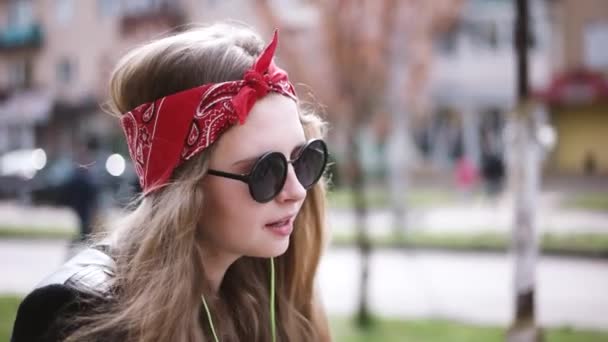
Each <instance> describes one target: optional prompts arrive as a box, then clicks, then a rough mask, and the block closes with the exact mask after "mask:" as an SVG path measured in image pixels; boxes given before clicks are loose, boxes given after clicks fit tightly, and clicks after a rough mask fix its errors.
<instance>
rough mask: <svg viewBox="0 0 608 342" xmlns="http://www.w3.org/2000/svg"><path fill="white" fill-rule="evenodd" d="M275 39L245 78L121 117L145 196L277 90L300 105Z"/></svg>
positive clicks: (184, 93)
mask: <svg viewBox="0 0 608 342" xmlns="http://www.w3.org/2000/svg"><path fill="white" fill-rule="evenodd" d="M277 42H278V36H277V31H276V30H275V32H274V35H273V38H272V41H271V42H270V44H269V45H268V46H267V47H266V48H265V49H264V51H263V52H262V54H261V55H260V56H259V57H258V58H257V60H256V61H255V62H254V64H253V66H252V68H251V69H249V70H247V71H246V72H245V75H244V76H243V79H242V80H237V81H230V82H221V83H210V84H205V85H202V86H198V87H195V88H191V89H188V90H184V91H181V92H178V93H175V94H172V95H169V96H165V97H163V98H160V99H157V100H155V101H152V102H149V103H145V104H142V105H140V106H138V107H137V108H135V109H133V110H131V111H130V112H128V113H126V114H124V115H123V116H122V117H121V124H122V128H123V130H124V132H125V136H126V138H127V144H128V146H129V154H130V155H131V159H132V160H133V164H134V166H135V172H136V173H137V176H138V177H139V184H140V185H141V187H142V189H143V192H144V194H148V193H150V192H152V191H153V190H155V189H158V188H160V187H162V186H163V185H165V184H166V183H167V182H168V180H169V178H170V177H171V174H172V173H173V170H175V168H177V167H178V166H179V165H181V164H182V163H183V162H184V161H186V160H188V159H190V158H192V157H193V156H194V155H196V154H197V153H199V152H201V151H202V150H204V149H205V148H207V147H208V146H209V145H211V144H212V143H213V142H214V141H216V140H217V138H218V137H219V136H220V135H221V134H222V132H224V131H225V130H226V129H228V128H229V127H231V126H233V125H235V124H237V123H239V124H243V123H245V120H246V119H247V115H248V114H249V111H250V110H251V108H252V107H253V105H254V104H255V102H256V101H257V100H259V99H261V98H263V97H264V96H266V94H268V93H269V92H275V93H278V94H282V95H284V96H287V97H289V98H292V99H293V100H294V101H297V97H296V94H295V89H294V87H293V85H292V84H291V83H290V82H289V80H288V78H287V73H286V72H285V71H284V70H281V69H280V68H279V67H277V66H276V65H275V64H274V63H273V61H272V58H273V56H274V52H275V49H276V46H277Z"/></svg>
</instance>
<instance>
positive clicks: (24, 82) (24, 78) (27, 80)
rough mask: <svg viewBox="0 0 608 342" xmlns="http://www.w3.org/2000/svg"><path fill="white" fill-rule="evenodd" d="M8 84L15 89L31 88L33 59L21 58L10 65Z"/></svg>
mask: <svg viewBox="0 0 608 342" xmlns="http://www.w3.org/2000/svg"><path fill="white" fill-rule="evenodd" d="M8 85H9V87H10V88H13V89H24V88H29V87H31V85H32V61H31V59H20V60H17V61H15V62H13V63H11V64H10V65H9V70H8Z"/></svg>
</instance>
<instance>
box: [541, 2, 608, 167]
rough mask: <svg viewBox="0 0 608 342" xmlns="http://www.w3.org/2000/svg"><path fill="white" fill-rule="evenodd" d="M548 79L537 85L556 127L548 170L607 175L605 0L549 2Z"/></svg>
mask: <svg viewBox="0 0 608 342" xmlns="http://www.w3.org/2000/svg"><path fill="white" fill-rule="evenodd" d="M551 30H552V32H553V39H552V51H551V56H552V61H553V63H552V64H553V68H552V80H551V82H549V83H548V84H547V85H546V86H544V87H542V88H537V95H539V96H540V98H541V99H542V101H543V102H544V103H545V104H546V107H547V109H548V112H549V114H550V120H551V122H552V124H553V126H554V127H555V129H556V133H557V135H556V136H557V141H556V146H555V149H554V150H553V153H552V155H551V158H550V163H549V168H548V171H549V172H552V173H559V174H575V175H599V174H603V175H608V151H607V150H606V146H608V2H607V1H605V0H554V1H551Z"/></svg>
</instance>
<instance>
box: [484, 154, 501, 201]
mask: <svg viewBox="0 0 608 342" xmlns="http://www.w3.org/2000/svg"><path fill="white" fill-rule="evenodd" d="M481 163H482V175H483V179H484V182H485V188H486V193H487V194H488V195H489V196H491V197H493V196H496V195H498V194H499V193H500V192H501V191H502V187H503V183H504V178H505V164H504V161H503V160H502V158H501V157H500V156H498V155H497V154H496V153H485V154H484V155H483V156H482V160H481Z"/></svg>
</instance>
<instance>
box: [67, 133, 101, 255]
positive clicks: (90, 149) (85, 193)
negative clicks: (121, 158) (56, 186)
mask: <svg viewBox="0 0 608 342" xmlns="http://www.w3.org/2000/svg"><path fill="white" fill-rule="evenodd" d="M98 150H99V143H98V140H97V139H96V138H94V137H89V138H87V139H86V141H85V143H84V144H82V145H79V146H76V151H75V152H76V153H75V158H74V167H73V168H72V170H71V171H70V174H69V176H68V177H67V178H66V181H65V183H64V184H62V185H61V187H60V192H61V193H60V195H59V196H60V198H61V199H62V201H61V202H62V204H64V205H67V206H68V207H70V208H71V209H72V210H74V212H75V213H76V216H77V217H78V236H77V237H76V238H75V239H74V241H73V244H72V247H77V246H78V245H79V244H82V243H83V242H85V241H86V240H87V239H88V237H89V236H90V234H91V233H92V232H93V225H94V218H95V215H96V213H97V211H98V208H99V194H100V190H101V186H100V180H99V179H98V176H97V175H98V172H96V168H97V167H99V166H98V165H96V164H95V162H96V157H97V152H98Z"/></svg>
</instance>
